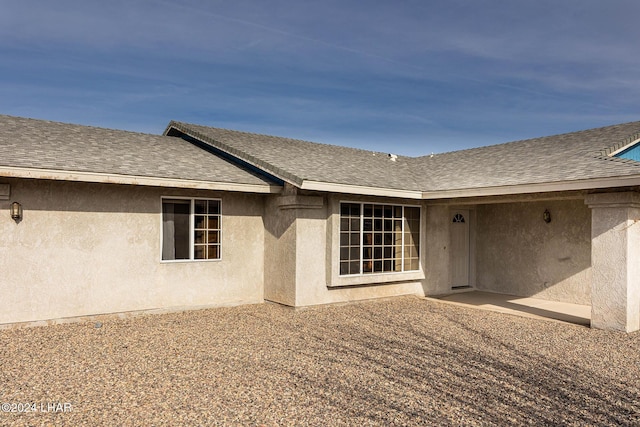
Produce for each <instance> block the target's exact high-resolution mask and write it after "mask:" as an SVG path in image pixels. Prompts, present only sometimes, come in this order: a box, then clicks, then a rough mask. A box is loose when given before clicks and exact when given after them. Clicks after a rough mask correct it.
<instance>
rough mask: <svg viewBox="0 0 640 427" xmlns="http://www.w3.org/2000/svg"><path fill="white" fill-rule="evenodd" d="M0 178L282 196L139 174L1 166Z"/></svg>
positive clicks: (261, 188) (270, 189)
mask: <svg viewBox="0 0 640 427" xmlns="http://www.w3.org/2000/svg"><path fill="white" fill-rule="evenodd" d="M0 176H2V177H9V178H32V179H52V180H60V181H77V182H94V183H103V184H126V185H143V186H151V187H173V188H191V189H199V190H219V191H237V192H243V193H263V194H269V193H280V192H281V190H282V187H280V186H277V185H268V184H265V185H260V184H243V183H229V182H212V181H198V180H187V179H172V178H159V177H149V176H137V175H118V174H106V173H99V172H79V171H60V170H53V169H33V168H16V167H0Z"/></svg>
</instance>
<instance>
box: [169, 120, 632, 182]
mask: <svg viewBox="0 0 640 427" xmlns="http://www.w3.org/2000/svg"><path fill="white" fill-rule="evenodd" d="M172 128H173V129H177V130H179V131H180V132H184V133H185V134H188V135H190V136H192V137H194V138H197V139H199V140H201V141H204V142H206V143H209V144H211V145H213V146H215V147H216V148H218V149H220V150H222V151H224V152H226V153H230V154H232V155H233V156H235V157H237V158H240V159H241V160H243V161H247V162H249V163H251V164H253V165H255V166H257V167H259V168H261V169H263V170H266V171H268V172H269V173H271V174H273V175H275V176H277V177H280V178H282V179H284V180H287V181H289V182H292V183H294V184H296V185H301V183H302V182H303V181H305V180H310V181H321V182H328V183H336V184H344V185H356V186H367V187H379V188H385V189H401V190H413V191H425V192H437V191H447V190H465V189H477V188H487V187H500V186H513V185H526V184H538V183H557V182H563V181H574V180H584V179H598V178H611V177H622V176H631V175H639V174H640V163H637V162H633V161H625V160H620V159H616V158H611V157H608V156H607V154H609V153H610V152H612V151H614V150H616V149H618V148H620V147H622V146H624V145H626V144H629V143H630V142H632V141H634V140H636V139H638V138H639V137H640V122H632V123H625V124H620V125H614V126H607V127H602V128H597V129H590V130H585V131H579V132H573V133H567V134H562V135H555V136H548V137H543V138H535V139H529V140H523V141H516V142H510V143H505V144H499V145H493V146H488V147H481V148H474V149H469V150H462V151H456V152H450V153H444V154H437V155H434V156H423V157H417V158H411V157H403V156H400V157H398V159H397V161H396V162H392V161H390V160H389V158H388V156H387V155H386V154H383V153H375V152H372V151H365V150H358V149H354V148H347V147H339V146H333V145H327V144H318V143H312V142H307V141H300V140H294V139H289V138H280V137H275V136H267V135H258V134H252V133H246V132H238V131H232V130H226V129H219V128H213V127H206V126H200V125H193V124H187V123H180V122H171V123H170V124H169V126H168V127H167V131H165V132H169V131H171V129H172Z"/></svg>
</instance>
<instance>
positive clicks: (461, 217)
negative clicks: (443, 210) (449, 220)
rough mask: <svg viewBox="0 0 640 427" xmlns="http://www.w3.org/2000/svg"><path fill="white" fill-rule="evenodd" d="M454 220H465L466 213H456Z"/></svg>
mask: <svg viewBox="0 0 640 427" xmlns="http://www.w3.org/2000/svg"><path fill="white" fill-rule="evenodd" d="M453 222H465V220H464V215H462V214H459V213H457V214H455V215H454V216H453Z"/></svg>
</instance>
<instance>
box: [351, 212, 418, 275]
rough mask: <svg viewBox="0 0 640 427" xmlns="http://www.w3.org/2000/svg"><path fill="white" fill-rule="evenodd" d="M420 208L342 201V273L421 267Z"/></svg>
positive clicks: (377, 271)
mask: <svg viewBox="0 0 640 427" xmlns="http://www.w3.org/2000/svg"><path fill="white" fill-rule="evenodd" d="M419 253H420V208H419V207H417V206H395V205H374V204H371V203H340V275H350V274H370V273H392V272H403V271H416V270H418V269H419V265H420V263H419V259H420V257H419Z"/></svg>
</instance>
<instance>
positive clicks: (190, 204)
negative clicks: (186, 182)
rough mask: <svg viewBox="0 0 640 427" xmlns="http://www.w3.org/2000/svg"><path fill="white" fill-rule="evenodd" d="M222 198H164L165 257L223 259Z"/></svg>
mask: <svg viewBox="0 0 640 427" xmlns="http://www.w3.org/2000/svg"><path fill="white" fill-rule="evenodd" d="M220 221H221V214H220V200H205V199H162V259H163V260H167V261H170V260H203V259H220V242H221V239H220V233H221V229H220Z"/></svg>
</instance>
